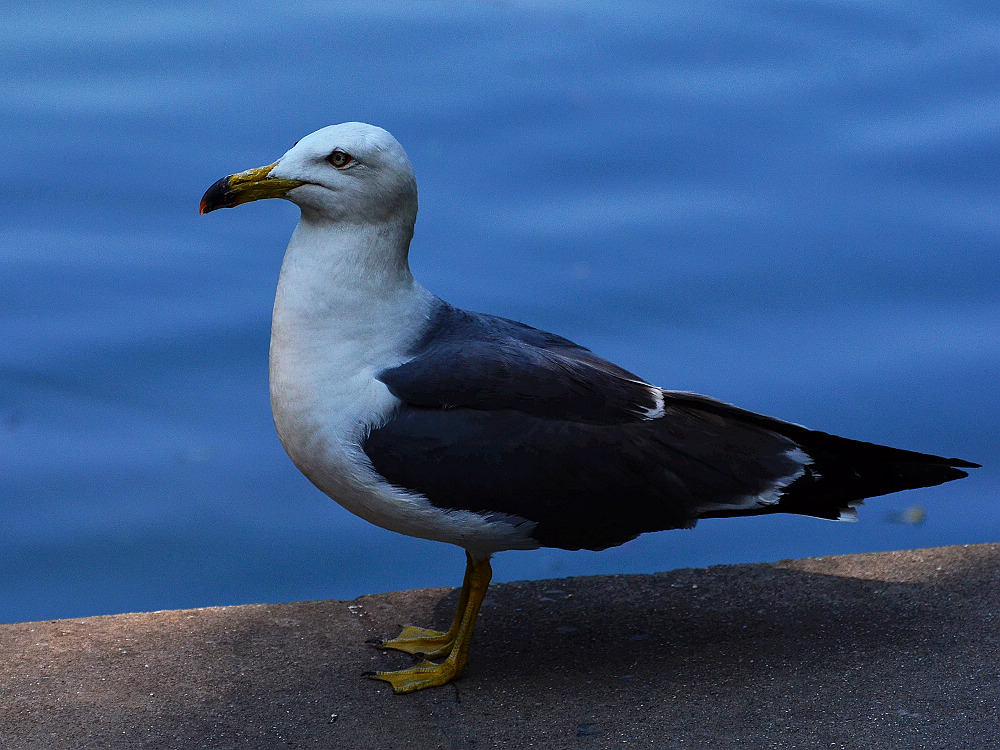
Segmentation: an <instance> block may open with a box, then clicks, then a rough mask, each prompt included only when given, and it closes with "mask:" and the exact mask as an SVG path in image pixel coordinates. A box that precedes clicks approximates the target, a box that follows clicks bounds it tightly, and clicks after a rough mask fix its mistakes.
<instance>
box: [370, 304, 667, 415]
mask: <svg viewBox="0 0 1000 750" xmlns="http://www.w3.org/2000/svg"><path fill="white" fill-rule="evenodd" d="M429 331H430V332H429V335H428V336H427V337H425V339H424V340H423V341H421V342H420V344H418V347H417V352H416V353H415V355H414V356H413V357H412V358H411V359H410V360H408V361H407V362H405V363H404V364H402V365H400V366H398V367H393V368H391V369H388V370H384V371H383V372H381V373H379V375H378V379H379V380H381V381H382V382H383V383H385V384H386V386H388V388H389V390H390V391H391V392H392V394H393V395H394V396H396V397H397V398H399V399H400V400H401V401H403V402H404V403H406V404H408V405H410V406H420V407H427V408H438V409H450V408H454V407H466V408H470V409H481V410H486V411H496V410H499V409H516V410H517V411H520V412H522V413H524V414H531V415H534V416H538V417H548V418H553V419H567V420H572V421H576V422H585V423H591V424H620V423H624V422H634V421H639V420H642V419H645V418H648V417H649V416H650V415H651V414H654V413H656V411H657V409H658V407H659V405H661V404H662V399H661V397H660V393H661V391H660V389H659V388H655V387H654V386H651V385H650V384H649V383H646V382H643V381H642V380H641V379H640V378H639V377H637V376H636V375H633V374H632V373H630V372H628V371H627V370H624V369H622V368H621V367H618V366H617V365H615V364H613V363H611V362H608V361H607V360H605V359H601V358H600V357H598V356H597V355H596V354H594V353H593V352H591V351H590V350H588V349H585V348H584V347H582V346H578V345H577V344H574V343H573V342H571V341H568V340H567V339H564V338H562V337H559V336H555V335H553V334H550V333H546V332H544V331H540V330H538V329H535V328H531V327H529V326H526V325H523V324H521V323H516V322H514V321H511V320H506V319H504V318H498V317H494V316H491V315H480V314H476V313H469V312H466V311H464V310H459V309H457V308H454V307H451V306H450V305H444V306H443V307H442V308H441V309H440V310H439V311H438V313H437V316H436V318H435V320H433V321H432V323H431V325H430V326H429Z"/></svg>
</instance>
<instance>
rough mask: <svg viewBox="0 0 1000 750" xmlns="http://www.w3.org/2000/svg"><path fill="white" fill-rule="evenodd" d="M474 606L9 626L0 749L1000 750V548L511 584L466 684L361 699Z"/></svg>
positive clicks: (246, 609)
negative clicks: (389, 649)
mask: <svg viewBox="0 0 1000 750" xmlns="http://www.w3.org/2000/svg"><path fill="white" fill-rule="evenodd" d="M455 599H456V593H455V592H454V591H452V590H451V589H429V590H423V591H403V592H397V593H392V594H384V595H377V596H365V597H361V598H360V599H357V600H355V601H353V602H340V601H325V602H305V603H296V604H273V605H247V606H241V607H219V608H209V609H198V610H185V611H173V612H153V613H149V614H129V615H116V616H109V617H93V618H87V619H81V620H58V621H52V622H42V623H24V624H17V625H0V747H2V748H4V749H5V750H15V749H16V750H22V749H27V748H31V749H35V748H38V750H43V749H44V750H63V749H65V750H83V749H84V748H86V749H88V750H89V749H91V748H116V749H117V748H156V749H160V748H163V749H167V748H178V749H180V748H183V749H184V750H194V749H195V748H234V749H235V748H239V749H240V750H244V749H247V748H250V749H256V748H268V749H270V748H312V747H322V748H405V747H412V748H492V747H507V748H527V747H538V748H618V747H621V748H625V747H628V748H632V747H639V748H646V747H649V748H712V749H713V750H718V749H719V748H772V747H773V748H792V747H798V748H818V747H823V748H830V747H839V748H862V747H865V748H944V747H948V748H985V747H998V746H1000V715H998V702H1000V653H998V635H997V625H998V624H1000V617H998V614H997V612H998V610H1000V544H988V545H974V546H963V547H943V548H937V549H926V550H914V551H905V552H892V553H883V554H865V555H850V556H844V557H828V558H814V559H805V560H794V561H782V562H779V563H774V564H770V565H730V566H718V567H713V568H708V569H704V570H677V571H672V572H668V573H661V574H657V575H648V576H645V575H643V576H640V575H623V576H600V577H594V578H571V579H562V580H551V581H537V582H526V583H510V584H501V585H497V586H494V587H493V588H492V589H491V593H490V596H489V597H488V599H487V602H486V605H485V606H484V609H483V614H482V617H481V618H480V625H479V628H478V631H477V633H476V639H475V642H474V644H473V659H474V662H473V663H472V664H471V665H470V667H469V669H468V670H467V673H466V676H465V678H464V679H462V680H461V681H460V682H457V683H455V684H454V685H451V686H446V687H444V688H437V689H433V690H427V691H424V692H421V693H416V694H413V695H408V696H395V695H393V694H392V692H391V690H390V689H389V688H388V686H386V685H384V684H383V683H377V682H373V681H370V680H366V679H362V678H361V677H359V675H360V673H361V672H364V671H366V670H371V669H386V668H390V669H391V668H399V667H401V666H404V665H405V664H407V663H409V659H408V657H406V656H405V655H403V654H392V653H389V654H383V653H380V652H376V651H374V650H373V649H371V648H370V647H369V646H366V645H364V641H365V639H366V638H369V637H371V636H373V635H393V634H395V632H396V631H398V630H399V628H400V627H401V626H402V625H403V624H404V623H409V622H413V623H415V624H421V625H429V624H433V623H436V624H437V625H439V626H441V625H446V624H447V622H448V621H449V619H450V617H451V614H452V611H453V608H454V606H455Z"/></svg>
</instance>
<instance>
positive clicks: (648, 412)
mask: <svg viewBox="0 0 1000 750" xmlns="http://www.w3.org/2000/svg"><path fill="white" fill-rule="evenodd" d="M643 385H646V384H645V383H643ZM648 388H649V393H650V395H651V396H652V397H653V403H654V406H653V407H652V408H646V407H640V412H641V413H642V418H643V419H647V420H649V419H659V418H660V417H662V416H663V415H664V414H666V409H664V407H663V389H662V388H657V387H656V386H655V385H651V386H648Z"/></svg>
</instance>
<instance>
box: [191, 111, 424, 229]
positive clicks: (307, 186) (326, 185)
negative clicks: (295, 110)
mask: <svg viewBox="0 0 1000 750" xmlns="http://www.w3.org/2000/svg"><path fill="white" fill-rule="evenodd" d="M261 198H286V199H288V200H290V201H292V202H293V203H295V204H296V205H298V206H299V207H300V208H301V209H302V216H303V219H305V220H306V221H309V222H311V223H319V224H324V223H347V224H361V225H372V224H384V223H392V224H397V225H401V226H402V227H408V228H409V229H410V231H412V227H413V223H414V221H416V216H417V181H416V178H415V177H414V175H413V167H412V166H411V165H410V160H409V159H408V158H407V157H406V152H405V151H404V150H403V147H402V146H401V145H400V144H399V141H397V140H396V139H395V138H393V137H392V135H390V134H389V133H388V132H387V131H385V130H383V129H382V128H379V127H376V126H374V125H366V124H365V123H362V122H345V123H342V124H340V125H331V126H329V127H326V128H323V129H321V130H317V131H316V132H315V133H310V134H309V135H307V136H306V137H305V138H302V139H301V140H300V141H299V142H298V143H296V144H295V145H294V146H292V148H290V149H289V150H288V151H287V152H286V153H285V155H284V156H282V157H281V158H280V159H279V160H278V161H277V162H276V163H274V164H271V165H269V166H267V167H261V168H259V169H251V170H248V171H246V172H241V173H239V174H235V175H230V176H229V177H224V178H223V179H221V180H219V181H218V182H217V183H215V185H213V186H212V187H211V188H209V189H208V192H206V193H205V197H204V198H202V203H201V213H208V212H209V211H214V210H215V209H216V208H231V207H233V206H237V205H239V204H241V203H247V202H249V201H254V200H260V199H261Z"/></svg>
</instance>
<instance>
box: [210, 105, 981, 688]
mask: <svg viewBox="0 0 1000 750" xmlns="http://www.w3.org/2000/svg"><path fill="white" fill-rule="evenodd" d="M263 198H285V199H287V200H290V201H291V202H292V203H295V204H296V205H297V206H298V207H299V209H300V210H301V218H300V220H299V223H298V225H297V226H296V227H295V230H294V231H293V232H292V236H291V240H290V241H289V243H288V248H287V250H286V251H285V256H284V260H283V262H282V264H281V273H280V276H279V279H278V288H277V293H276V296H275V300H274V314H273V318H272V324H271V345H270V392H271V406H272V410H273V413H274V423H275V427H276V428H277V432H278V436H279V438H280V439H281V443H282V445H283V446H284V447H285V450H286V451H287V452H288V455H289V457H290V458H291V459H292V461H293V462H294V463H295V465H296V466H297V467H298V468H299V469H300V470H301V471H302V473H303V474H305V475H306V477H308V478H309V479H310V480H311V481H312V482H313V483H314V484H315V485H316V486H317V487H318V488H319V489H320V490H322V491H323V492H324V493H326V494H327V495H329V496H330V497H331V498H332V499H333V500H335V501H336V502H338V503H340V504H341V505H342V506H343V507H345V508H346V509H347V510H349V511H351V512H352V513H355V514H357V515H358V516H360V517H362V518H364V519H365V520H367V521H369V522H371V523H373V524H375V525H377V526H381V527H383V528H385V529H390V530H392V531H396V532H399V533H402V534H408V535H410V536H414V537H421V538H424V539H432V540H435V541H439V542H447V543H450V544H455V545H458V546H459V547H462V548H463V549H465V552H466V558H467V563H466V571H465V580H464V582H463V585H462V589H461V594H460V598H459V604H458V609H457V612H456V614H455V617H454V620H453V621H452V624H451V627H450V628H449V629H448V631H447V632H439V631H434V630H428V629H425V628H419V627H414V626H407V627H405V628H404V629H403V630H402V632H401V633H400V634H399V635H398V636H397V637H396V638H393V639H391V640H373V641H370V643H372V644H373V645H375V646H376V647H378V648H382V649H394V650H397V651H402V652H405V653H408V654H411V655H413V656H415V657H416V658H417V661H416V663H414V665H413V666H411V667H409V668H407V669H402V670H399V671H394V672H372V673H368V676H370V677H373V678H375V679H379V680H384V681H385V682H388V683H389V684H390V685H391V686H392V688H393V690H394V691H395V692H396V693H409V692H413V691H416V690H421V689H424V688H428V687H434V686H438V685H443V684H446V683H448V682H450V681H451V680H454V679H455V678H457V677H459V676H460V675H461V673H462V671H463V669H464V668H465V666H466V664H467V663H468V660H469V646H470V642H471V639H472V631H473V628H474V626H475V622H476V617H477V615H478V613H479V609H480V605H481V604H482V602H483V597H484V596H485V594H486V590H487V587H488V586H489V583H490V578H491V576H492V571H491V568H490V557H491V556H492V555H493V553H495V552H499V551H501V550H529V549H536V548H538V547H559V548H562V549H570V550H577V549H589V550H602V549H606V548H608V547H614V546H616V545H619V544H624V543H625V542H627V541H629V540H630V539H634V538H635V537H637V536H639V535H640V534H644V533H647V532H653V531H662V530H665V529H680V528H691V527H692V526H694V525H695V523H696V522H697V521H698V520H699V519H702V518H718V517H730V516H754V515H762V514H767V513H797V514H800V515H805V516H815V517H818V518H828V519H843V520H851V519H854V518H855V515H856V514H855V506H857V505H859V504H861V502H862V500H864V499H865V498H868V497H874V496H877V495H885V494H887V493H890V492H898V491H900V490H906V489H913V488H917V487H929V486H933V485H937V484H941V483H943V482H947V481H950V480H953V479H959V478H961V477H965V476H968V474H967V472H965V471H963V469H968V468H975V467H977V466H978V464H974V463H971V462H969V461H963V460H961V459H957V458H942V457H940V456H934V455H929V454H924V453H915V452H912V451H906V450H899V449H896V448H890V447H886V446H882V445H876V444H873V443H866V442H860V441H857V440H850V439H847V438H843V437H837V436H835V435H830V434H827V433H825V432H818V431H815V430H810V429H807V428H805V427H802V426H800V425H797V424H792V423H789V422H784V421H781V420H779V419H775V418H772V417H768V416H764V415H761V414H756V413H753V412H750V411H746V410H743V409H740V408H737V407H735V406H732V405H730V404H727V403H724V402H722V401H717V400H715V399H712V398H709V397H706V396H700V395H697V394H694V393H688V392H684V391H672V390H666V389H663V388H659V387H657V386H655V385H652V384H651V383H648V382H646V381H645V380H643V379H642V378H640V377H639V376H637V375H634V374H632V373H631V372H629V371H628V370H625V369H623V368H621V367H619V366H618V365H615V364H613V363H611V362H609V361H607V360H605V359H602V358H601V357H599V356H598V355H596V354H594V353H593V352H591V351H590V350H589V349H586V348H584V347H582V346H579V345H577V344H574V343H573V342H572V341H569V340H567V339H565V338H562V337H561V336H557V335H554V334H551V333H547V332H545V331H542V330H539V329H536V328H531V327H530V326H527V325H524V324H523V323H518V322H515V321H513V320H507V319H505V318H500V317H496V316H493V315H486V314H481V313H474V312H468V311H466V310H462V309H459V308H457V307H454V306H452V305H450V304H448V303H447V302H445V301H443V300H441V299H440V298H438V297H436V296H435V295H434V294H432V293H431V292H429V291H427V290H426V289H425V288H424V287H423V286H421V285H420V284H419V283H418V282H417V281H416V280H415V279H414V277H413V274H412V273H411V272H410V267H409V262H408V253H409V246H410V240H411V239H412V237H413V229H414V224H415V222H416V218H417V183H416V178H415V176H414V172H413V167H412V166H411V164H410V161H409V159H408V158H407V155H406V152H405V151H404V150H403V147H402V146H401V145H400V144H399V142H398V141H397V140H396V139H395V138H393V136H392V135H390V134H389V133H388V132H387V131H385V130H383V129H382V128H379V127H375V126H373V125H367V124H364V123H358V122H348V123H343V124H340V125H332V126H329V127H325V128H322V129H321V130H317V131H316V132H315V133H312V134H310V135H307V136H306V137H304V138H302V139H301V140H300V141H298V142H297V143H296V144H295V145H294V146H293V147H292V148H291V149H290V150H288V151H287V152H286V153H285V154H284V156H282V157H281V158H280V159H279V160H278V161H276V162H275V163H274V164H270V165H268V166H265V167H260V168H258V169H250V170H248V171H245V172H240V173H239V174H234V175H230V176H229V177H224V178H222V179H221V180H219V181H218V182H216V183H215V184H213V185H212V186H211V187H210V188H209V189H208V191H207V192H206V193H205V195H204V197H203V198H202V200H201V207H200V212H201V213H202V214H206V213H209V212H210V211H214V210H216V209H218V208H232V207H234V206H238V205H240V204H242V203H247V202H250V201H256V200H260V199H263Z"/></svg>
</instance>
